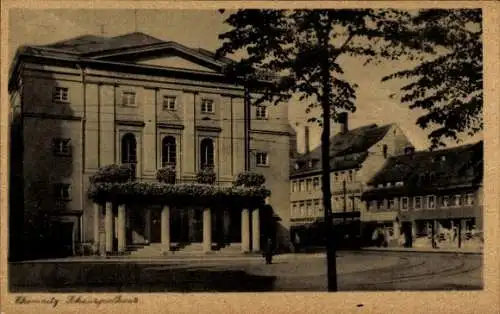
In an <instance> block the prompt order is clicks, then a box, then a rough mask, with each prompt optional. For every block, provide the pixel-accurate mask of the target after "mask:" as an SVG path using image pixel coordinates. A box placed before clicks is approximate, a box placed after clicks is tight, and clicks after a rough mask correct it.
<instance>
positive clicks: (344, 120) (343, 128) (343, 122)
mask: <svg viewBox="0 0 500 314" xmlns="http://www.w3.org/2000/svg"><path fill="white" fill-rule="evenodd" d="M338 120H339V124H340V133H347V132H348V131H349V123H348V116H347V112H341V113H339V115H338Z"/></svg>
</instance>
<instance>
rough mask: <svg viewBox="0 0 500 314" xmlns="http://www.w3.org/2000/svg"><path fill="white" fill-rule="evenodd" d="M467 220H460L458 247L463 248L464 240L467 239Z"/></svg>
mask: <svg viewBox="0 0 500 314" xmlns="http://www.w3.org/2000/svg"><path fill="white" fill-rule="evenodd" d="M466 234H467V220H466V219H461V220H460V247H461V248H462V247H464V245H465V242H466V239H467V235H466Z"/></svg>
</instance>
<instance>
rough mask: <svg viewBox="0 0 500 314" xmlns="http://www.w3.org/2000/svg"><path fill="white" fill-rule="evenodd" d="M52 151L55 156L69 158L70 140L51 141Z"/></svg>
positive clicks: (57, 139)
mask: <svg viewBox="0 0 500 314" xmlns="http://www.w3.org/2000/svg"><path fill="white" fill-rule="evenodd" d="M52 151H53V152H54V155H55V156H71V140H70V139H69V138H55V139H53V140H52Z"/></svg>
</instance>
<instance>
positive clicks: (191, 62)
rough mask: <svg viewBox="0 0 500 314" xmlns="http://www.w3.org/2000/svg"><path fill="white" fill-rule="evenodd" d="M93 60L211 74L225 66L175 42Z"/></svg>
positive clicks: (198, 50) (207, 54) (210, 54)
mask: <svg viewBox="0 0 500 314" xmlns="http://www.w3.org/2000/svg"><path fill="white" fill-rule="evenodd" d="M93 58H95V59H101V60H110V61H117V62H127V63H136V64H140V65H149V66H158V67H168V68H177V69H186V70H193V71H204V72H212V73H219V72H220V71H221V69H222V68H223V67H224V66H225V65H226V64H227V60H226V61H222V60H219V59H216V58H215V56H214V54H213V53H211V52H209V51H206V50H202V49H193V48H189V47H186V46H183V45H180V44H178V43H175V42H166V43H163V44H160V45H158V44H154V45H147V46H144V47H136V48H134V47H131V48H128V49H122V50H119V51H109V52H104V53H102V54H99V55H96V56H94V57H93Z"/></svg>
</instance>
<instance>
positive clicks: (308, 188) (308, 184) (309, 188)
mask: <svg viewBox="0 0 500 314" xmlns="http://www.w3.org/2000/svg"><path fill="white" fill-rule="evenodd" d="M311 185H312V179H307V180H306V191H308V192H309V191H311Z"/></svg>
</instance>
